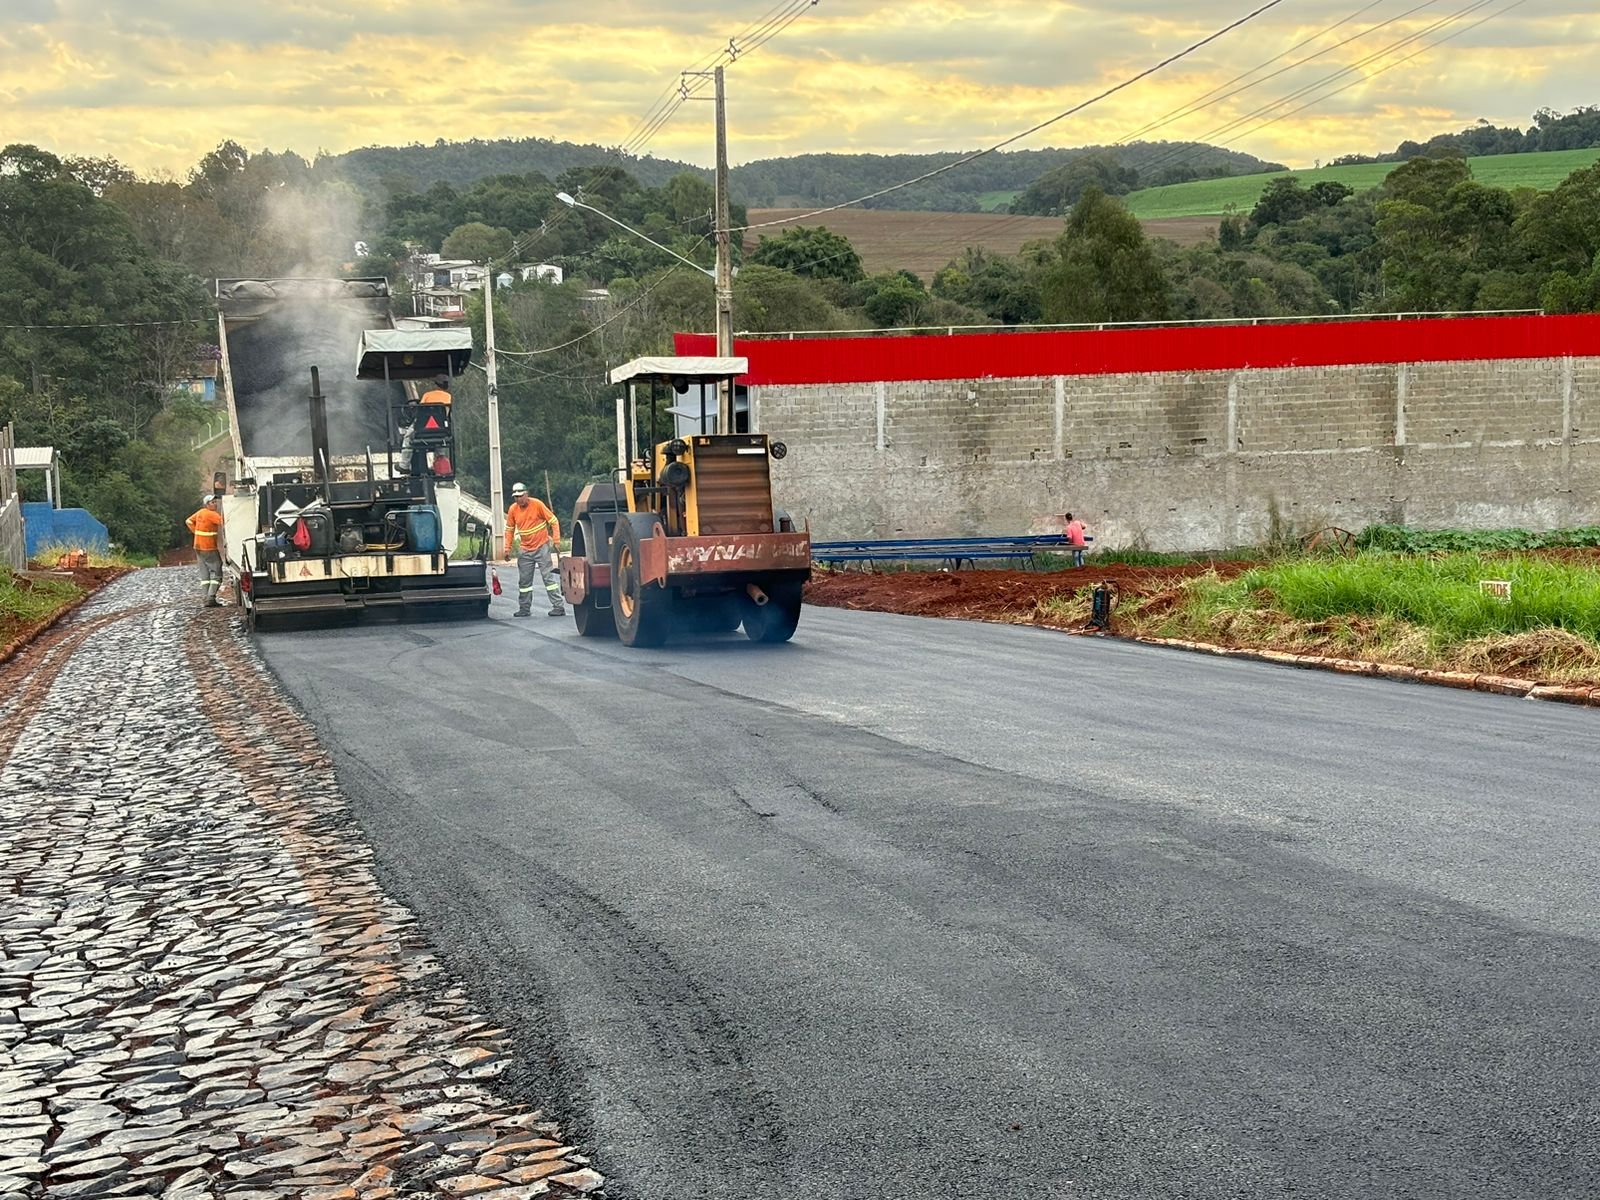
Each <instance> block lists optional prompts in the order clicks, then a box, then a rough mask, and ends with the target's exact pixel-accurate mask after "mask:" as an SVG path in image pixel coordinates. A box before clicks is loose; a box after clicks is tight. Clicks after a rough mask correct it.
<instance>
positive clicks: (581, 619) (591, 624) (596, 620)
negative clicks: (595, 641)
mask: <svg viewBox="0 0 1600 1200" xmlns="http://www.w3.org/2000/svg"><path fill="white" fill-rule="evenodd" d="M601 600H604V601H606V603H607V605H609V604H610V602H611V595H610V593H609V592H608V591H606V590H604V589H602V590H600V591H598V592H590V593H589V597H588V599H586V600H584V601H583V602H582V603H580V604H574V605H573V606H572V620H573V622H574V623H575V624H576V625H577V626H578V636H579V637H589V638H604V637H616V636H617V623H616V622H615V621H613V620H612V619H611V609H610V608H609V607H606V608H601V607H599V605H598V603H597V602H598V601H601Z"/></svg>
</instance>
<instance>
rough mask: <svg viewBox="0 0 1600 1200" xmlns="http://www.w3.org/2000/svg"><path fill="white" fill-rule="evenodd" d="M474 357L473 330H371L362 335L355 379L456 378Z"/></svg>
mask: <svg viewBox="0 0 1600 1200" xmlns="http://www.w3.org/2000/svg"><path fill="white" fill-rule="evenodd" d="M471 360H472V331H471V330H470V329H369V330H367V331H366V332H365V333H363V334H362V335H361V348H360V350H359V352H358V353H357V356H356V378H357V379H383V378H389V379H431V378H433V376H435V375H449V376H451V377H452V378H454V377H455V376H457V375H459V374H461V372H463V371H465V370H466V369H467V363H469V362H470V361H471ZM385 363H387V364H388V373H387V376H386V375H385V372H384V365H385Z"/></svg>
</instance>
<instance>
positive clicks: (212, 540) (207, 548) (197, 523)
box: [184, 508, 222, 553]
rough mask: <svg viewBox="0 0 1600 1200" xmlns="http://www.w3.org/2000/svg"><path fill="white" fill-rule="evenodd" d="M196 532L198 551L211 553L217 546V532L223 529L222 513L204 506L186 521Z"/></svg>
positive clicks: (193, 531) (195, 546)
mask: <svg viewBox="0 0 1600 1200" xmlns="http://www.w3.org/2000/svg"><path fill="white" fill-rule="evenodd" d="M184 524H186V525H187V526H188V527H189V532H190V533H192V534H194V548H195V552H196V553H202V552H204V553H209V552H211V551H213V550H215V549H216V548H217V534H218V532H219V531H220V530H221V529H222V514H221V513H219V512H212V511H211V510H210V509H209V508H202V509H201V510H200V511H199V512H197V513H195V514H194V516H192V517H190V518H189V519H188V520H187V521H186V522H184Z"/></svg>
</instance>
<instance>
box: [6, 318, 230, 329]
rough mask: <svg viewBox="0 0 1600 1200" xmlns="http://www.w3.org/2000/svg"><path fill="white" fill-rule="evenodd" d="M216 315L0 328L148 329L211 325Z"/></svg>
mask: <svg viewBox="0 0 1600 1200" xmlns="http://www.w3.org/2000/svg"><path fill="white" fill-rule="evenodd" d="M215 320H216V318H215V317H183V318H181V319H179V320H175V321H84V322H81V323H78V324H74V325H0V329H147V328H150V327H152V326H156V325H209V324H211V323H212V322H213V321H215Z"/></svg>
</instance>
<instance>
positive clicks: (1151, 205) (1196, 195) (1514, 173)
mask: <svg viewBox="0 0 1600 1200" xmlns="http://www.w3.org/2000/svg"><path fill="white" fill-rule="evenodd" d="M1596 161H1600V149H1592V150H1548V151H1543V152H1541V153H1538V154H1494V155H1489V156H1487V157H1483V158H1469V159H1468V160H1467V165H1468V166H1469V167H1471V168H1472V177H1473V178H1474V179H1476V180H1477V181H1478V182H1479V183H1483V184H1488V185H1490V186H1492V187H1501V188H1517V187H1532V188H1538V189H1540V190H1541V191H1549V190H1550V189H1551V188H1553V187H1555V186H1556V184H1558V183H1560V182H1561V181H1562V180H1563V179H1565V178H1566V177H1567V176H1568V175H1570V174H1572V172H1574V171H1578V170H1581V169H1583V168H1584V167H1587V166H1590V165H1591V164H1593V163H1595V162H1596ZM1399 165H1400V164H1398V163H1356V164H1354V165H1352V166H1347V167H1322V168H1321V169H1319V170H1313V171H1281V172H1276V173H1273V174H1268V175H1236V176H1233V177H1231V178H1228V179H1198V180H1195V181H1194V182H1193V183H1173V184H1168V185H1167V186H1166V187H1154V188H1144V189H1142V190H1141V191H1137V192H1133V193H1131V194H1130V195H1128V196H1125V197H1124V198H1123V199H1124V200H1125V201H1126V203H1127V205H1128V210H1129V211H1130V212H1132V213H1133V215H1134V216H1136V217H1142V218H1145V219H1149V218H1152V217H1201V216H1214V215H1218V214H1221V213H1225V212H1249V211H1250V209H1251V208H1253V207H1254V206H1255V202H1256V200H1257V199H1258V198H1259V197H1260V195H1261V193H1262V192H1263V191H1264V190H1265V189H1266V186H1267V183H1268V182H1269V181H1270V180H1273V179H1276V178H1278V176H1279V175H1293V176H1295V177H1296V178H1298V179H1299V180H1300V182H1301V183H1302V184H1306V185H1308V186H1309V185H1310V184H1313V183H1317V182H1319V181H1320V180H1324V179H1336V180H1338V181H1339V182H1340V183H1345V184H1348V185H1349V186H1351V187H1353V188H1355V189H1356V190H1357V191H1365V190H1366V189H1368V188H1374V187H1377V186H1378V185H1379V184H1380V183H1382V182H1383V181H1384V178H1385V177H1386V176H1387V175H1388V174H1389V172H1390V171H1392V170H1394V169H1395V167H1397V166H1399ZM998 194H1000V193H994V192H991V193H989V195H998ZM986 199H987V197H986Z"/></svg>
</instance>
